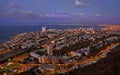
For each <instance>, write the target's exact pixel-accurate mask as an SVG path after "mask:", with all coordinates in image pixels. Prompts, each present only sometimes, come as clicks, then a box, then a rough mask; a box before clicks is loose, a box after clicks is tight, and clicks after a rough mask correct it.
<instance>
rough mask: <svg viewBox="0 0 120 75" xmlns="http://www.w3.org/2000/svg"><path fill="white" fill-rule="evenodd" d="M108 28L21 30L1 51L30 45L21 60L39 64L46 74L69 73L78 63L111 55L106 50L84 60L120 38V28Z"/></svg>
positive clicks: (9, 50) (41, 70)
mask: <svg viewBox="0 0 120 75" xmlns="http://www.w3.org/2000/svg"><path fill="white" fill-rule="evenodd" d="M105 29H106V28H105ZM105 29H104V28H103V29H101V30H95V29H94V28H78V29H65V30H56V29H48V30H47V28H46V27H45V26H44V27H42V31H36V32H28V33H22V34H18V35H16V36H14V37H12V38H11V39H10V40H9V41H7V42H5V43H3V44H2V45H1V46H0V50H4V53H3V54H2V53H1V54H2V55H3V56H2V55H0V58H4V57H5V54H7V53H10V52H11V53H12V52H13V50H14V52H15V51H16V50H18V51H17V52H19V51H23V53H25V52H24V51H25V50H26V49H28V50H29V51H27V53H28V55H26V56H27V57H26V58H25V59H23V61H22V62H20V64H26V63H32V64H35V65H37V66H38V65H39V67H37V70H39V72H40V73H42V74H45V73H48V74H51V73H54V72H57V73H65V72H67V71H68V70H73V69H74V68H76V67H78V65H80V66H85V65H86V64H87V65H88V64H92V63H95V62H97V60H99V59H100V58H101V55H103V56H106V55H107V51H106V52H105V51H103V52H102V53H101V54H100V55H98V56H96V57H97V58H96V59H95V60H94V59H93V60H90V61H87V63H84V62H86V60H85V61H82V60H83V59H86V58H87V57H89V56H90V55H91V54H92V53H91V52H94V51H93V49H95V50H96V51H97V50H100V49H103V48H105V47H107V46H112V45H111V44H116V43H117V42H118V40H119V39H120V36H119V35H120V31H119V30H118V31H117V30H115V31H114V30H112V31H111V30H109V31H104V30H105ZM18 54H19V53H17V54H16V57H17V56H18V57H19V55H18ZM16 57H13V58H16ZM29 59H32V60H29ZM28 60H29V61H28ZM1 61H2V60H1ZM11 61H12V60H11ZM26 61H27V62H26ZM33 61H34V63H33ZM8 62H9V61H8ZM17 63H19V62H17ZM81 63H82V64H81ZM28 67H29V66H28Z"/></svg>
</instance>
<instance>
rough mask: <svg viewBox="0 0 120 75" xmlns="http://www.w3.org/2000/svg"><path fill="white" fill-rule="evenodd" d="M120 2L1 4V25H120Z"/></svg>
mask: <svg viewBox="0 0 120 75" xmlns="http://www.w3.org/2000/svg"><path fill="white" fill-rule="evenodd" d="M119 3H120V0H0V24H14V23H18V24H19V23H107V24H108V23H112V24H119V23H120V4H119Z"/></svg>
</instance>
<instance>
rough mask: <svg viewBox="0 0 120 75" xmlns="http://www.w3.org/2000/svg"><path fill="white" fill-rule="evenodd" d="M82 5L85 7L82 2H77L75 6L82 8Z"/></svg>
mask: <svg viewBox="0 0 120 75" xmlns="http://www.w3.org/2000/svg"><path fill="white" fill-rule="evenodd" d="M81 5H83V3H82V2H80V1H79V0H75V6H81Z"/></svg>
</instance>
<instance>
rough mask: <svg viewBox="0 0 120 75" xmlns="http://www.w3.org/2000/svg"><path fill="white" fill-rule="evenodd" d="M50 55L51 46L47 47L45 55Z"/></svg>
mask: <svg viewBox="0 0 120 75" xmlns="http://www.w3.org/2000/svg"><path fill="white" fill-rule="evenodd" d="M51 53H52V45H48V46H47V54H48V55H50V54H51Z"/></svg>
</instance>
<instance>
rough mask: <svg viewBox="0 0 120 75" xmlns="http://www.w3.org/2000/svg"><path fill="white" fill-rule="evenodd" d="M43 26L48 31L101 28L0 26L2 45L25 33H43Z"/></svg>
mask: <svg viewBox="0 0 120 75" xmlns="http://www.w3.org/2000/svg"><path fill="white" fill-rule="evenodd" d="M42 26H46V28H47V29H74V28H100V27H99V26H92V27H91V26H75V25H63V26H62V25H10V26H8V25H5V26H3V25H2V26H0V44H2V43H4V42H6V41H8V40H9V38H10V37H12V36H15V35H16V34H20V33H24V32H33V31H41V28H42Z"/></svg>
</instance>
